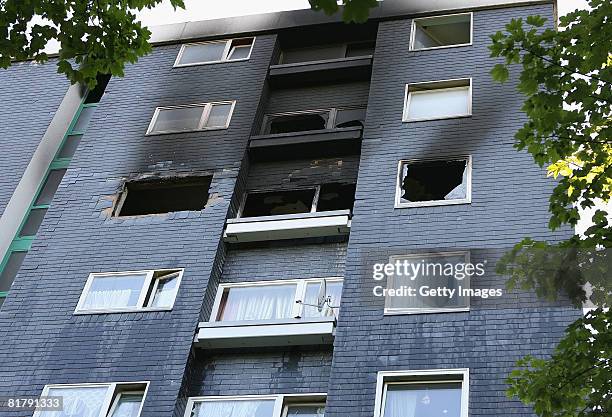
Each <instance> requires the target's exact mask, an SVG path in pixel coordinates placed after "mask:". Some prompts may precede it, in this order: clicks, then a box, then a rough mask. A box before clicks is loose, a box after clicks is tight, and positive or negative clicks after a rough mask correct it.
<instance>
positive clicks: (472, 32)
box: [409, 12, 474, 52]
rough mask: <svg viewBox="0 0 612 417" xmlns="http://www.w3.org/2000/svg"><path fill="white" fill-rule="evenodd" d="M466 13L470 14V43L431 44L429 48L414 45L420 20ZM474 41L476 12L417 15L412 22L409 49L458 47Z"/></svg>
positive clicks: (468, 44) (426, 49) (425, 49)
mask: <svg viewBox="0 0 612 417" xmlns="http://www.w3.org/2000/svg"><path fill="white" fill-rule="evenodd" d="M465 15H470V41H469V42H468V43H457V44H453V45H442V46H430V47H427V48H418V49H417V48H415V47H414V41H415V35H416V26H417V23H418V22H422V21H424V20H434V19H440V18H444V17H451V16H465ZM473 42H474V13H472V12H468V13H453V14H445V15H440V16H427V17H417V18H414V19H412V24H411V26H410V45H409V49H410V51H415V52H416V51H429V50H432V49H446V48H458V47H461V46H472V44H473Z"/></svg>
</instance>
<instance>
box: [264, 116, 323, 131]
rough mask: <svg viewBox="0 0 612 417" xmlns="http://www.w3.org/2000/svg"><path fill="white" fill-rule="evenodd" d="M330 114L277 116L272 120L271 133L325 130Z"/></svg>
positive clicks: (270, 124)
mask: <svg viewBox="0 0 612 417" xmlns="http://www.w3.org/2000/svg"><path fill="white" fill-rule="evenodd" d="M327 119H328V114H326V113H323V114H295V115H286V116H277V117H273V118H271V119H270V122H269V133H270V134H276V133H291V132H305V131H309V130H319V129H325V127H326V125H327Z"/></svg>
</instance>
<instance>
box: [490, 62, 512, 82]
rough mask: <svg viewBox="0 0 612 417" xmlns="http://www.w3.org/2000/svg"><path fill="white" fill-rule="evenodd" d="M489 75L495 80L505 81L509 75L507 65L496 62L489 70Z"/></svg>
mask: <svg viewBox="0 0 612 417" xmlns="http://www.w3.org/2000/svg"><path fill="white" fill-rule="evenodd" d="M491 75H492V76H493V79H494V80H495V81H499V82H502V83H503V82H505V81H507V80H508V77H509V76H510V72H509V71H508V67H507V66H506V65H504V64H496V65H495V66H494V67H493V69H492V70H491Z"/></svg>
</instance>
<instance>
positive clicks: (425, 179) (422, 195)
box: [396, 158, 471, 207]
mask: <svg viewBox="0 0 612 417" xmlns="http://www.w3.org/2000/svg"><path fill="white" fill-rule="evenodd" d="M470 169H471V162H470V158H461V159H450V160H434V161H401V162H400V167H399V181H398V191H397V198H396V206H398V207H411V206H427V205H442V204H456V203H467V202H469V201H470V189H471V184H470V181H471V173H470Z"/></svg>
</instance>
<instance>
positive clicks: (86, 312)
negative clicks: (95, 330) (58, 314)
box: [73, 307, 172, 316]
mask: <svg viewBox="0 0 612 417" xmlns="http://www.w3.org/2000/svg"><path fill="white" fill-rule="evenodd" d="M156 311H172V307H159V308H157V307H151V308H122V309H112V310H111V309H100V310H76V311H75V312H74V313H73V314H74V315H75V316H76V315H78V316H84V315H92V314H117V313H153V312H156Z"/></svg>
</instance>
